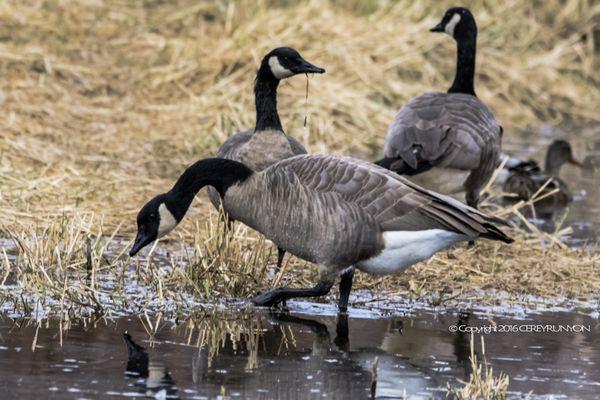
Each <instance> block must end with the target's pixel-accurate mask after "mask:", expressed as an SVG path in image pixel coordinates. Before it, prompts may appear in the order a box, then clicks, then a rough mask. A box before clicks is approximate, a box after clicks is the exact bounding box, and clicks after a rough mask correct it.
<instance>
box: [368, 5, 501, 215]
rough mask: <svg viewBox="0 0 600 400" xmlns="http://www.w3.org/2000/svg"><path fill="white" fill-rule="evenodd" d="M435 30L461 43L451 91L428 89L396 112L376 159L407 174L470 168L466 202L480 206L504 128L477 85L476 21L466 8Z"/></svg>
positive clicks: (455, 10)
mask: <svg viewBox="0 0 600 400" xmlns="http://www.w3.org/2000/svg"><path fill="white" fill-rule="evenodd" d="M431 31H432V32H445V33H447V34H448V35H450V36H452V37H453V38H454V39H455V40H456V43H457V47H458V52H457V53H458V56H457V63H456V76H455V78H454V82H453V83H452V86H451V87H450V89H448V92H447V93H439V92H436V93H425V94H423V95H421V96H418V97H415V98H413V99H411V100H409V101H408V103H406V104H405V105H404V106H403V107H402V108H401V109H400V111H398V114H397V115H396V118H395V119H394V121H393V122H392V124H391V125H390V127H389V129H388V133H387V137H386V140H385V147H384V158H383V159H381V160H379V161H377V162H376V164H378V165H380V166H382V167H384V168H387V169H390V170H392V171H395V172H397V173H399V174H403V175H416V174H420V173H422V172H425V171H428V170H429V169H431V168H434V167H436V168H449V169H452V170H461V171H470V174H469V176H468V177H467V178H466V180H465V181H464V183H463V187H464V189H465V191H466V201H467V204H468V205H470V206H471V207H477V203H478V201H479V192H480V191H481V189H482V188H483V186H484V185H485V184H486V183H487V181H488V180H489V179H490V177H491V176H492V173H493V172H494V169H495V167H496V165H497V160H498V155H499V153H500V143H501V137H502V127H501V126H500V125H499V124H498V122H497V121H496V118H494V114H492V112H491V111H490V109H489V108H488V107H487V106H486V105H485V104H484V103H483V102H482V101H481V100H479V98H478V97H477V95H476V94H475V89H474V87H473V79H474V76H475V49H476V41H477V25H476V24H475V19H474V18H473V15H472V14H471V12H470V11H469V10H468V9H466V8H463V7H453V8H450V9H448V11H446V14H445V15H444V18H443V19H442V21H441V22H440V23H439V24H437V25H436V26H434V27H433V28H431Z"/></svg>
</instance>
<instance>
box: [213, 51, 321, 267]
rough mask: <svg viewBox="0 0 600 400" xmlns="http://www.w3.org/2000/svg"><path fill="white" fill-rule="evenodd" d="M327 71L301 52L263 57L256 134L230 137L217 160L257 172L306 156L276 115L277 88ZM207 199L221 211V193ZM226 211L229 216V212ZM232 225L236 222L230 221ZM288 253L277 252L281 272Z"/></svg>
mask: <svg viewBox="0 0 600 400" xmlns="http://www.w3.org/2000/svg"><path fill="white" fill-rule="evenodd" d="M324 72H325V70H324V69H323V68H319V67H316V66H314V65H312V64H311V63H309V62H308V61H306V60H305V59H304V58H302V56H301V55H300V53H298V51H296V50H295V49H292V48H289V47H279V48H276V49H274V50H272V51H270V52H269V53H268V54H267V55H266V56H264V58H263V60H262V62H261V64H260V68H259V69H258V72H257V74H256V80H255V82H254V103H255V107H256V126H255V127H254V130H251V131H244V132H238V133H236V134H234V135H232V136H231V137H229V138H228V139H227V140H226V141H225V143H223V144H222V145H221V147H220V148H219V150H218V151H217V157H220V158H227V159H229V160H235V161H239V162H241V163H243V164H245V165H246V166H248V167H250V168H251V169H252V170H254V171H261V170H263V169H265V168H266V167H268V166H270V165H271V164H274V163H276V162H277V161H281V160H283V159H286V158H288V157H293V156H296V155H299V154H306V149H305V148H304V146H302V144H301V143H300V142H298V141H297V140H296V139H294V138H293V137H291V136H288V135H286V133H285V132H284V131H283V127H282V126H281V120H280V119H279V114H278V112H277V86H278V85H279V81H280V80H282V79H286V78H289V77H291V76H294V75H297V74H322V73H324ZM208 197H209V199H210V201H211V203H212V204H213V206H215V208H216V209H217V210H218V209H219V207H220V205H221V201H220V197H219V193H218V192H217V191H216V190H215V189H213V188H209V189H208ZM224 211H225V212H226V213H227V214H229V213H228V212H227V211H228V210H227V208H226V207H225V208H224ZM229 221H231V222H233V220H232V219H231V218H229ZM284 254H285V252H284V251H283V250H282V249H278V257H277V267H278V268H281V264H282V262H283V256H284Z"/></svg>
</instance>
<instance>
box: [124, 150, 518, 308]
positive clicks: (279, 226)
mask: <svg viewBox="0 0 600 400" xmlns="http://www.w3.org/2000/svg"><path fill="white" fill-rule="evenodd" d="M204 186H212V187H214V188H215V190H217V192H218V193H219V195H220V196H221V201H222V202H223V204H224V207H225V208H226V209H227V212H228V213H230V215H231V216H232V217H233V218H234V219H235V220H237V221H240V222H242V223H244V224H246V225H248V226H249V227H251V228H253V229H255V230H256V231H258V232H259V233H261V234H262V235H264V236H265V237H266V238H267V239H269V240H271V241H272V242H273V243H275V244H276V245H277V246H278V247H279V248H282V249H284V250H285V251H287V252H290V253H291V254H293V255H295V256H296V257H298V258H300V259H302V260H305V261H308V262H311V263H315V264H317V265H318V267H319V281H318V282H317V283H316V285H315V286H314V287H311V288H288V287H280V288H276V289H273V290H270V291H268V292H266V293H264V294H261V295H258V296H256V297H254V298H253V299H252V302H253V303H254V304H256V305H258V306H274V305H277V304H279V303H282V302H285V301H286V300H288V299H291V298H297V297H317V296H323V295H326V294H327V293H329V291H330V289H331V287H332V285H333V284H334V281H335V280H336V279H337V277H338V276H339V277H340V297H339V303H338V307H339V310H340V312H346V311H347V306H348V298H349V295H350V291H351V288H352V279H353V276H354V267H356V268H357V269H359V270H361V271H363V272H366V273H368V274H372V275H389V274H394V273H399V272H401V271H403V270H405V269H406V268H408V267H409V266H411V265H413V264H415V263H417V262H420V261H424V260H427V259H429V258H430V257H431V256H433V254H435V253H436V252H438V251H440V250H443V249H447V248H449V247H451V246H453V245H454V244H456V243H459V242H463V241H473V240H475V239H478V238H485V239H491V240H498V241H502V242H505V243H510V242H512V239H511V238H509V237H508V236H507V235H506V234H505V233H504V232H503V231H502V230H501V229H500V228H499V227H498V226H497V225H499V224H502V223H503V221H502V220H500V219H497V218H494V217H491V216H488V215H486V214H484V213H483V212H481V211H478V210H476V209H474V208H472V207H469V206H467V205H465V204H463V203H461V202H460V201H458V200H456V199H453V198H451V197H448V196H445V195H442V194H438V193H435V192H433V191H430V190H427V189H424V188H421V187H420V186H418V185H416V184H414V183H412V182H411V181H409V180H408V179H406V178H404V177H402V176H400V175H397V174H396V173H394V172H392V171H389V170H387V169H385V168H382V167H379V166H377V165H375V164H372V163H369V162H366V161H361V160H358V159H355V158H351V157H341V156H333V155H326V154H325V155H324V154H305V155H298V156H294V157H291V158H287V159H285V160H282V161H279V162H277V163H275V164H273V165H271V166H270V167H267V168H265V169H264V170H262V171H254V170H253V169H251V168H249V167H248V166H246V165H244V164H243V163H240V162H237V161H234V160H229V159H223V158H207V159H202V160H199V161H197V162H196V163H195V164H193V165H191V166H190V167H188V168H187V169H186V170H185V171H184V172H183V174H182V175H181V176H180V177H179V179H178V180H177V182H176V183H175V184H174V186H173V187H172V188H171V189H170V190H169V191H168V192H165V193H162V194H159V195H157V196H156V197H154V198H153V199H151V200H150V201H149V202H148V203H146V204H145V205H144V206H143V207H142V208H141V210H140V211H139V213H138V215H137V234H136V238H135V241H134V244H133V246H132V248H131V250H130V252H129V255H130V256H131V257H133V256H135V255H136V254H137V253H138V252H139V251H140V250H141V249H142V248H143V247H145V246H147V245H149V244H150V243H152V242H154V241H155V240H157V239H158V238H160V237H162V236H164V235H166V234H168V233H169V232H171V231H172V230H173V229H174V228H175V227H176V226H177V225H178V224H179V223H180V222H181V221H182V219H183V217H184V216H185V214H186V212H187V210H188V209H189V207H190V204H191V203H192V201H193V199H194V197H195V196H196V193H198V191H199V190H200V189H201V188H202V187H204Z"/></svg>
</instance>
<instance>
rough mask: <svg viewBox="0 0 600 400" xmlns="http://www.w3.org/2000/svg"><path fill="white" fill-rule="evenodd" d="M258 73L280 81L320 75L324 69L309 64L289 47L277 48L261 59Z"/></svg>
mask: <svg viewBox="0 0 600 400" xmlns="http://www.w3.org/2000/svg"><path fill="white" fill-rule="evenodd" d="M260 71H264V72H267V71H268V72H269V73H270V74H271V75H272V76H273V77H275V79H277V80H281V79H285V78H289V77H290V76H294V75H297V74H322V73H324V72H325V69H323V68H320V67H317V66H315V65H313V64H311V63H309V62H308V61H306V60H305V59H304V58H302V56H301V55H300V53H298V51H296V50H295V49H292V48H291V47H278V48H276V49H273V50H271V51H270V52H269V53H268V54H267V55H266V56H265V57H264V58H263V60H262V63H261V66H260Z"/></svg>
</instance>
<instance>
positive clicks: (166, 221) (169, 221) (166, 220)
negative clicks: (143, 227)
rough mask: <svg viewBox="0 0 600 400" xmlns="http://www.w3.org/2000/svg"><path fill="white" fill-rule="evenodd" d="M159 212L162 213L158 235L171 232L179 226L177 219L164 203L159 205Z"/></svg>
mask: <svg viewBox="0 0 600 400" xmlns="http://www.w3.org/2000/svg"><path fill="white" fill-rule="evenodd" d="M158 214H159V215H160V223H159V224H158V237H161V236H164V235H166V234H167V233H169V232H171V231H172V230H173V228H175V227H176V226H177V220H176V219H175V217H174V216H173V214H171V212H170V211H169V209H168V208H167V206H165V204H164V203H163V204H161V205H160V206H159V207H158Z"/></svg>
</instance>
